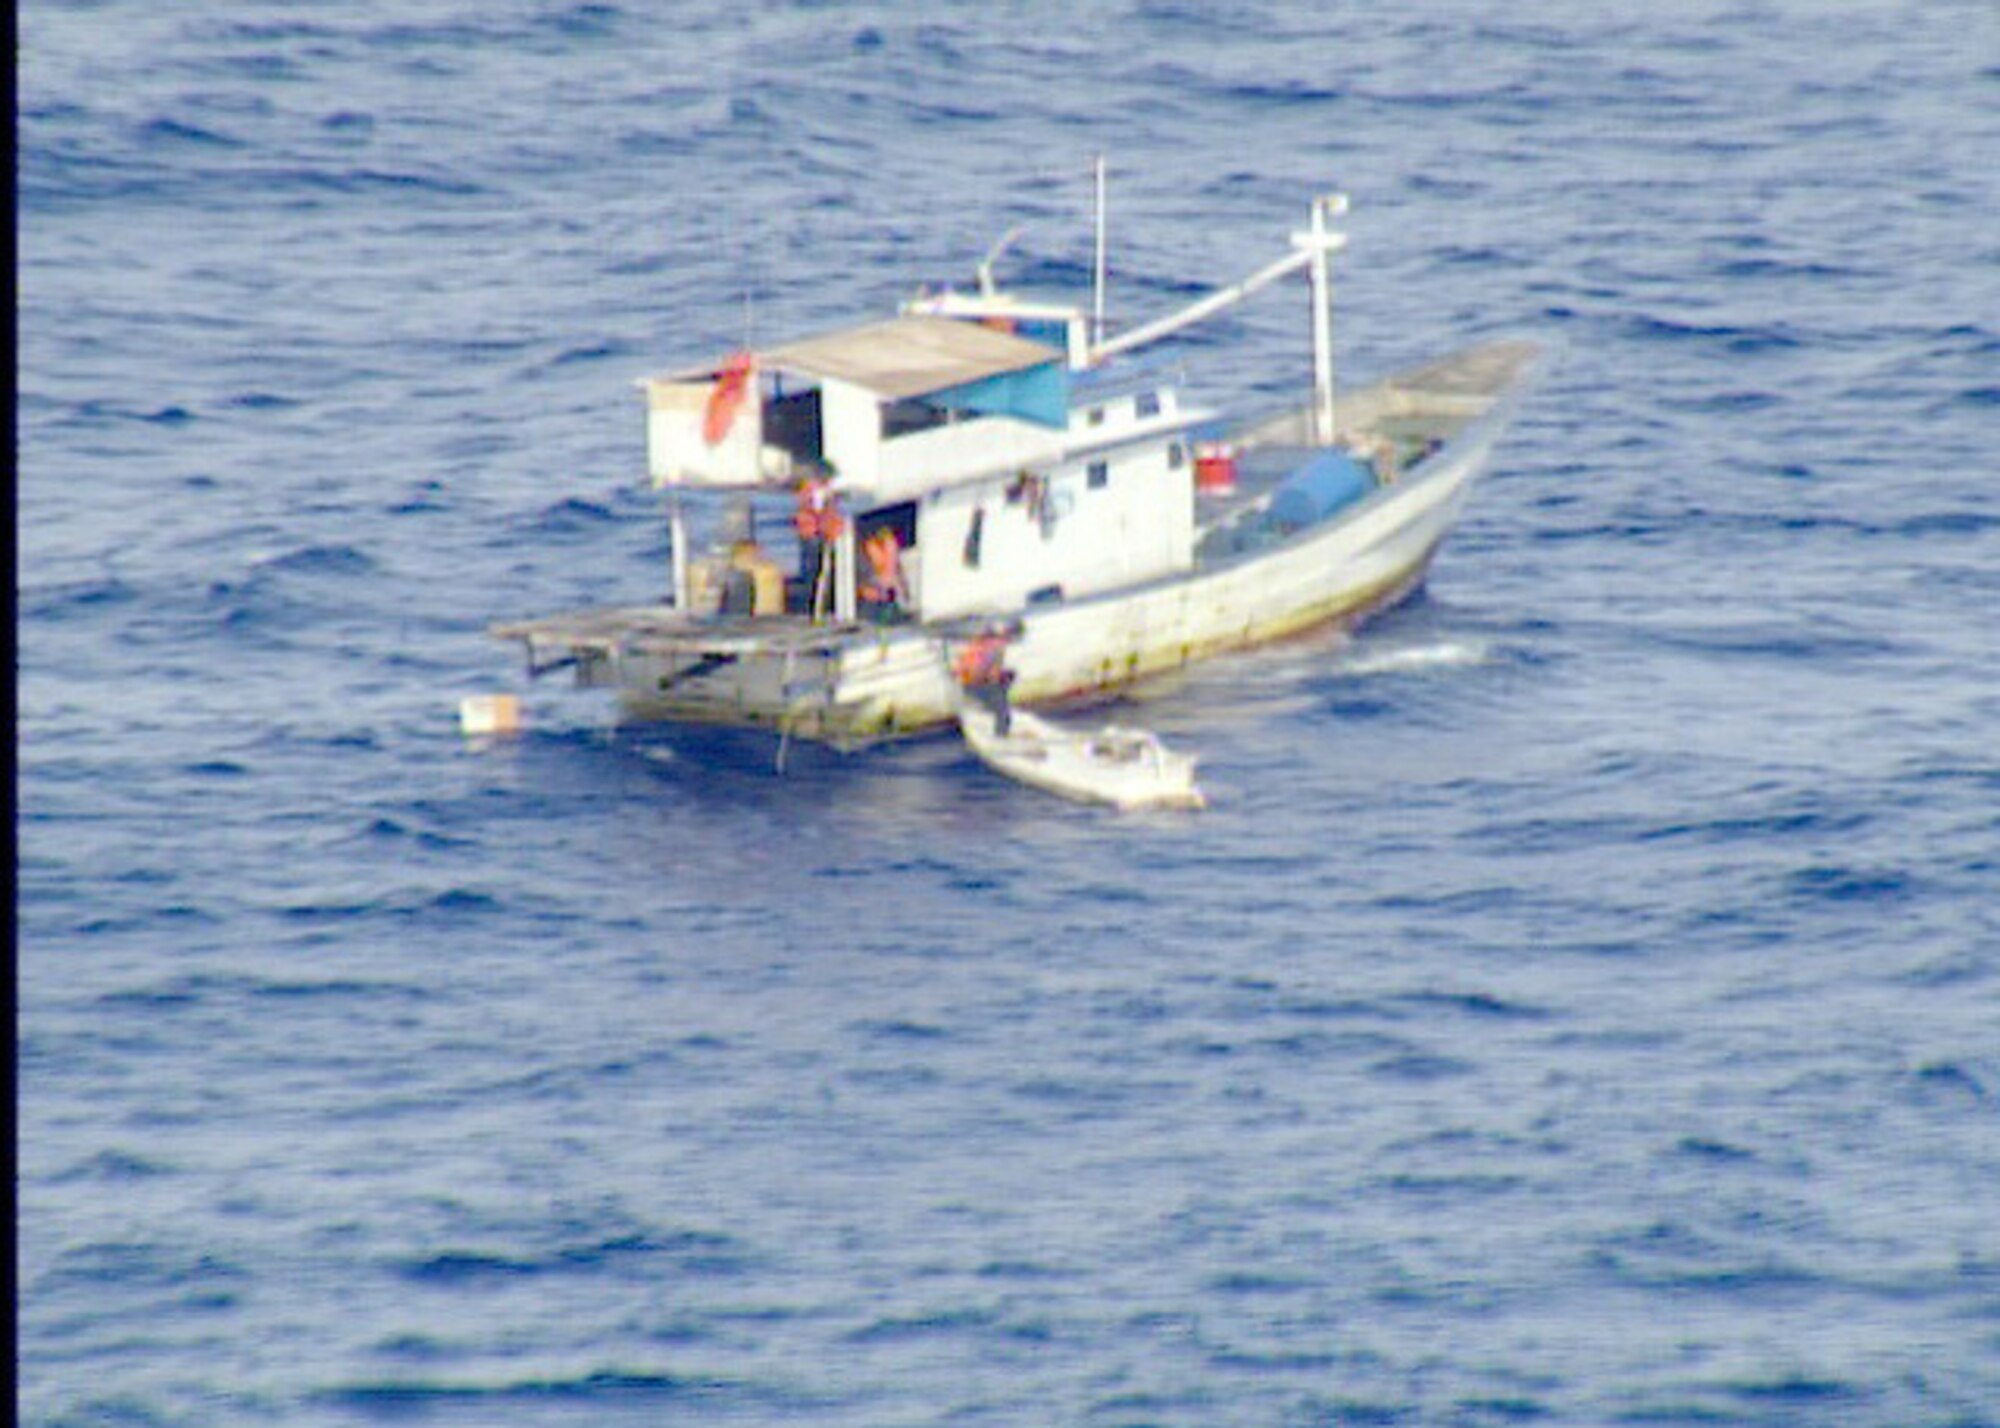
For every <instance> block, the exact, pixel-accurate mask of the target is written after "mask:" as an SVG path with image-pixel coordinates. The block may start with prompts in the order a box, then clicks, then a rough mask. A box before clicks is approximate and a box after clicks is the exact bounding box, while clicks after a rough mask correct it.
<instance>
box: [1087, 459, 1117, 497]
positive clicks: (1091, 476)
mask: <svg viewBox="0 0 2000 1428" xmlns="http://www.w3.org/2000/svg"><path fill="white" fill-rule="evenodd" d="M1084 480H1085V483H1086V484H1087V485H1088V486H1089V487H1090V489H1091V490H1093V491H1102V490H1103V489H1104V488H1105V487H1106V486H1109V485H1110V484H1111V463H1110V462H1108V461H1093V462H1091V463H1090V467H1089V470H1088V471H1087V472H1086V473H1085V476H1084Z"/></svg>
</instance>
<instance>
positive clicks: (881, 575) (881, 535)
mask: <svg viewBox="0 0 2000 1428" xmlns="http://www.w3.org/2000/svg"><path fill="white" fill-rule="evenodd" d="M861 553H862V554H863V555H865V556H866V557H867V558H868V566H867V571H868V578H867V579H865V580H863V581H862V582H861V592H860V593H861V599H862V601H863V602H864V603H865V604H867V605H868V606H870V607H871V608H872V609H873V611H874V613H875V617H876V618H877V619H880V620H893V619H895V618H896V617H897V615H899V614H900V613H902V604H903V564H902V561H903V547H902V545H901V543H900V542H898V541H897V539H896V532H895V530H894V529H893V528H892V527H889V526H877V527H876V528H875V529H874V530H873V531H871V532H869V534H868V538H867V539H866V540H864V541H862V542H861Z"/></svg>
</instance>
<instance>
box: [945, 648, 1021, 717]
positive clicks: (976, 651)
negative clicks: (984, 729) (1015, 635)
mask: <svg viewBox="0 0 2000 1428" xmlns="http://www.w3.org/2000/svg"><path fill="white" fill-rule="evenodd" d="M952 674H953V675H954V676H955V677H956V678H957V680H958V682H959V684H960V685H961V686H962V687H963V688H964V689H965V691H966V692H967V693H968V694H970V695H971V696H972V697H973V698H974V699H977V700H978V701H979V702H980V703H981V704H984V705H985V706H986V707H987V708H988V709H990V710H992V711H993V727H994V728H995V729H996V730H997V731H998V732H999V734H1000V737H1001V738H1003V739H1004V738H1006V737H1007V731H1008V730H1009V729H1011V728H1012V727H1013V725H1014V710H1013V705H1012V693H1013V688H1014V671H1013V670H1011V669H1009V668H1007V636H1006V634H1005V632H1004V631H1002V630H1001V629H1000V628H998V627H997V626H989V627H988V628H986V629H984V630H982V631H980V632H979V633H978V634H976V635H974V636H973V637H972V638H971V639H969V640H967V641H966V642H965V644H964V646H963V647H962V648H961V649H960V650H959V652H958V658H957V659H956V660H955V661H953V663H952Z"/></svg>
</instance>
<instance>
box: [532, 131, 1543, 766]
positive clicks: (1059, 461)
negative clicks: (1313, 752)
mask: <svg viewBox="0 0 2000 1428" xmlns="http://www.w3.org/2000/svg"><path fill="white" fill-rule="evenodd" d="M1102 194H1103V189H1102V177H1101V168H1100V180H1099V224H1098V245H1097V255H1098V256H1097V280H1096V283H1095V286H1094V292H1093V293H1092V294H1091V295H1090V296H1091V298H1092V302H1091V308H1090V310H1089V311H1086V310H1085V308H1084V306H1083V305H1082V303H1080V302H1072V301H1051V300H1046V299H1041V298H1037V297H1031V296H1025V295H1022V294H1019V293H1016V292H1014V291H1011V290H1007V289H1004V288H1003V287H1002V286H1001V285H1000V284H999V283H998V282H997V281H995V279H994V275H993V268H994V262H995V260H996V259H997V258H998V256H999V255H1000V253H1001V251H1003V250H1004V247H1005V245H1006V243H1007V242H1008V241H1010V240H1011V238H1012V236H1013V235H1011V234H1010V235H1009V238H1008V239H1003V240H1002V243H1001V245H999V246H998V247H996V249H995V250H994V252H992V253H989V254H988V255H987V257H986V259H985V261H983V262H982V263H980V264H979V266H978V268H977V282H976V285H975V286H972V287H970V288H965V289H958V288H950V287H947V288H944V289H942V290H936V291H931V290H926V291H920V292H919V293H918V294H917V295H916V296H915V297H913V298H912V299H910V300H909V301H908V302H906V303H904V304H903V305H902V307H901V309H900V310H899V311H897V312H896V313H894V314H892V315H889V316H887V317H885V318H882V319H880V320H877V321H870V322H864V323H860V324H858V325H854V326H850V327H847V328H844V329H841V330H837V331H832V332H825V333H820V334H817V335H811V336H807V337H804V338H801V339H799V340H796V341H790V342H782V343H777V344H772V345H765V346H758V347H756V348H754V349H751V350H745V351H739V352H733V353H728V354H725V355H723V356H721V357H720V358H719V359H717V360H713V361H710V362H707V363H704V364H701V365H698V366H695V367H692V368H684V369H679V370H674V371H670V372H667V373H665V374H662V375H657V376H652V377H648V378H645V379H643V380H642V381H641V382H640V383H639V387H640V389H641V391H642V392H643V395H644V404H645V411H646V418H645V420H646V451H647V460H648V466H649V469H650V473H651V476H652V478H653V480H654V482H655V484H656V485H657V486H658V487H659V488H661V489H663V490H664V492H665V493H666V501H665V505H666V518H667V523H668V527H669V532H670V537H671V538H670V542H669V543H670V548H671V562H670V569H669V571H668V585H669V589H668V590H667V592H666V594H665V597H664V598H663V599H660V600H657V601H655V602H654V603H649V604H638V605H623V606H617V607H612V608H599V609H587V610H579V611H573V612H568V613H563V614H556V615H551V616H546V617H543V618H539V619H528V620H521V621H514V622H509V623H505V624H500V625H497V626H495V627H494V629H493V633H494V634H495V635H497V636H499V637H501V638H503V639H507V640H513V641H518V642H520V644H521V645H522V646H523V647H524V648H525V651H526V655H527V664H528V669H529V672H530V674H531V675H540V674H544V673H547V672H549V671H552V670H557V669H569V670H572V671H574V676H575V679H576V681H577V683H578V684H580V685H582V686H585V687H590V688H601V689H607V690H613V691H616V693H617V696H618V698H619V700H620V703H621V705H622V708H623V712H624V714H625V716H626V717H627V718H630V719H636V720H666V721H673V722H681V723H695V724H710V725H715V724H721V725H734V726H745V727H753V728H763V729H767V730H770V731H772V732H774V733H776V734H778V735H779V736H780V739H781V746H782V743H783V742H784V741H788V740H791V739H808V740H817V741H822V742H824V743H827V744H830V745H833V746H834V747H836V748H839V749H843V750H848V749H854V748H857V747H860V746H864V745H867V744H870V743H872V742H874V741H877V740H881V739H885V738H891V737H895V736H899V735H906V734H912V733H916V732H918V731H923V730H927V729H933V728H937V727H940V726H947V725H949V724H950V723H952V722H953V721H955V720H956V719H957V718H958V716H959V711H960V709H961V707H962V706H963V705H964V703H965V700H964V699H963V697H962V690H961V689H960V687H959V684H958V682H957V681H956V680H955V679H954V677H953V673H952V666H953V655H954V651H955V650H957V649H958V648H960V647H961V646H962V644H963V643H964V641H966V640H967V639H968V638H970V637H971V633H972V632H974V631H977V630H981V629H987V628H991V627H992V626H993V625H994V623H995V622H1004V624H1005V627H1006V628H1007V630H1008V631H1009V639H1008V643H1007V648H1006V655H1005V658H1006V664H1007V667H1008V670H1009V672H1010V674H1011V678H1012V685H1013V699H1014V702H1015V703H1016V705H1017V706H1020V705H1042V704H1045V703H1051V702H1058V701H1060V702H1079V701H1082V702H1088V701H1095V700H1108V699H1111V698H1114V697H1116V696H1118V695H1120V694H1121V693H1123V692H1124V691H1126V690H1128V689H1130V688H1131V687H1132V686H1134V685H1135V684H1137V683H1139V682H1141V681H1144V680H1147V679H1151V678H1155V677H1157V676H1160V675H1163V674H1166V673H1169V672H1172V671H1175V670H1178V669H1181V668H1182V667H1184V666H1187V665H1189V664H1191V663H1193V662H1195V661H1200V660H1206V659H1209V658H1212V657H1214V656H1217V655H1221V654H1224V653H1226V652H1229V651H1233V650H1240V649H1243V648H1246V647H1249V646H1254V645H1257V644H1261V643H1264V642H1268V641H1272V640H1277V639H1281V638H1284V637H1286V636H1290V635H1294V634H1297V633H1300V632H1303V631H1305V630H1308V629H1311V628H1313V627H1316V626H1321V625H1325V624H1327V623H1329V622H1344V623H1351V622H1355V621H1358V620H1360V619H1362V618H1364V617H1366V616H1367V615H1369V614H1371V613H1373V612H1375V611H1378V610H1380V609H1382V608H1384V607H1386V606H1388V605H1390V604H1392V603H1394V602H1396V601H1397V600H1399V599H1400V598H1402V597H1403V596H1405V595H1406V594H1408V593H1409V592H1410V591H1411V590H1413V589H1414V588H1415V587H1416V586H1417V585H1418V584H1419V582H1420V581H1421V580H1422V577H1423V574H1424V572H1425V570H1426V568H1427V567H1428V565H1429V563H1430V561H1431V559H1432V557H1433V556H1434V555H1435V554H1436V552H1437V550H1438V547H1439V544H1440V542H1442V541H1443V540H1444V538H1445V536H1446V534H1447V532H1448V531H1449V530H1450V528H1451V526H1452V523H1453V520H1454V519H1455V517H1456V516H1457V515H1458V513H1459V511H1460V509H1461V508H1462V507H1463V505H1464V503H1465V501H1466V499H1467V495H1468V493H1469V492H1470V490H1471V489H1472V486H1473V484H1474V482H1475V480H1476V479H1477V477H1478V476H1479V474H1480V472H1481V471H1482V470H1483V468H1484V466H1485V463H1486V462H1487V459H1488V456H1489V453H1490V452H1491V450H1492V448H1493V445H1494V443H1495V441H1496V440H1497V438H1498V437H1499V435H1500V433H1501V431H1502V429H1503V427H1504V426H1505V424H1506V422H1507V420H1508V419H1509V416H1510V414H1511V412H1512V410H1513V408H1514V407H1515V405H1516V404H1517V402H1518V400H1519V398H1520V396H1521V393H1522V392H1523V390H1524V388H1525V387H1526V385H1527V384H1528V382H1529V380H1530V377H1531V374H1532V373H1533V371H1534V369H1535V368H1536V367H1537V365H1538V362H1539V348H1538V347H1537V346H1536V345H1535V344H1533V343H1531V342H1525V341H1517V340H1504V341H1493V342H1487V343H1485V344H1482V345H1479V346H1474V347H1471V348H1468V349H1466V350H1463V351H1460V352H1457V353H1455V354H1453V355H1450V356H1446V357H1444V358H1442V359H1440V360H1437V361H1434V362H1430V363H1427V364H1425V365H1422V366H1419V367H1416V368H1414V369H1412V370H1410V371H1406V372H1403V373H1400V374H1397V375H1394V376H1391V377H1388V378H1387V379H1385V380H1382V381H1379V382H1376V383H1374V384H1372V385H1368V386H1364V387H1360V388H1359V389H1355V390H1338V391H1337V390H1336V387H1335V382H1334V360H1333V346H1332V312H1331V306H1330V303H1331V292H1332V285H1331V281H1330V271H1329V269H1330V260H1331V257H1332V255H1333V254H1334V253H1335V252H1337V251H1338V250H1340V248H1341V247H1342V246H1343V245H1344V243H1345V235H1344V234H1342V233H1341V232H1339V231H1337V229H1336V228H1335V226H1334V225H1335V222H1336V220H1337V219H1338V218H1339V216H1340V215H1341V214H1343V213H1345V212H1346V210H1347V203H1346V199H1345V197H1344V196H1343V195H1338V194H1335V195H1330V196H1323V197H1320V198H1316V199H1314V200H1313V201H1312V203H1311V206H1310V210H1309V213H1308V216H1307V217H1308V221H1307V223H1306V224H1305V225H1304V226H1303V228H1302V229H1301V230H1300V231H1298V232H1296V233H1293V234H1291V235H1290V245H1289V250H1288V251H1286V252H1284V253H1283V254H1282V255H1281V256H1279V257H1277V258H1275V259H1274V260H1273V261H1271V262H1270V263H1268V264H1267V265H1266V266H1265V267H1263V268H1262V269H1260V270H1259V271H1257V272H1255V273H1253V274H1251V275H1250V276H1248V277H1246V278H1244V279H1243V280H1241V281H1239V282H1236V283H1233V284H1230V285H1228V286H1225V287H1222V288H1218V289H1216V290H1214V291H1212V292H1210V293H1208V294H1207V295H1206V296H1204V297H1202V298H1201V299H1200V300H1198V301H1196V302H1194V303H1192V304H1191V305H1189V306H1188V307H1187V308H1185V309H1183V310H1181V311H1178V312H1175V313H1170V314H1168V315H1166V316H1163V317H1161V318H1159V319H1157V320H1155V321H1151V322H1147V323H1145V324H1143V325H1140V326H1136V327H1133V328H1131V329H1129V330H1126V331H1123V332H1117V333H1111V332H1107V331H1106V326H1105V322H1104V317H1103V312H1104V274H1105V264H1104V257H1103V231H1104V229H1103V221H1102V213H1103V198H1102ZM1301 271H1303V272H1304V273H1305V274H1306V276H1307V277H1308V278H1309V280H1310V281H1309V284H1308V286H1309V289H1310V294H1311V304H1312V311H1311V316H1312V333H1313V359H1312V381H1311V385H1310V387H1309V388H1307V387H1306V386H1305V384H1304V383H1303V382H1302V383H1301V399H1300V401H1299V402H1298V403H1297V404H1296V405H1294V406H1293V407H1290V408H1288V409H1284V410H1280V411H1278V412H1276V413H1275V414H1273V415H1268V416H1265V417H1263V418H1261V419H1255V420H1249V421H1242V422H1235V423H1232V422H1230V421H1229V420H1227V419H1225V418H1224V416H1223V415H1222V414H1220V413H1218V412H1216V411H1213V410H1210V409H1208V408H1206V407H1203V406H1201V405H1198V404H1196V403H1194V402H1192V401H1187V400H1184V399H1183V397H1182V395H1181V393H1180V391H1179V390H1178V388H1177V386H1176V385H1175V383H1174V382H1172V381H1170V380H1168V379H1167V378H1165V377H1163V376H1162V375H1161V373H1162V368H1161V366H1160V364H1159V363H1157V362H1149V361H1147V360H1145V359H1144V358H1143V357H1142V356H1141V355H1139V354H1141V352H1142V349H1146V348H1150V347H1152V346H1153V345H1154V344H1158V343H1163V342H1167V341H1169V340H1170V339H1171V338H1172V337H1173V336H1174V335H1176V334H1178V333H1180V332H1182V331H1183V330H1185V329H1187V328H1189V327H1190V326H1192V325H1194V324H1196V323H1199V322H1202V321H1204V320H1207V319H1209V318H1211V317H1213V316H1214V315H1215V314H1217V313H1219V312H1222V311H1223V310H1225V309H1226V308H1228V307H1230V306H1232V305H1233V304H1235V303H1238V302H1240V301H1242V300H1243V299H1245V298H1247V297H1249V296H1250V295H1251V294H1252V293H1255V292H1257V291H1258V290H1260V289H1262V288H1264V287H1267V286H1269V285H1270V284H1272V283H1275V282H1276V281H1277V280H1279V279H1280V278H1283V277H1285V276H1287V275H1289V274H1294V273H1298V272H1301ZM774 508H775V509H774ZM704 518H705V519H707V520H708V522H709V525H710V527H711V529H712V531H713V535H712V536H711V538H710V540H709V541H708V542H706V543H704V542H703V541H701V540H700V539H699V538H698V536H697V533H696V529H695V528H696V526H697V525H698V523H699V522H700V520H702V519H704ZM774 531H775V535H774Z"/></svg>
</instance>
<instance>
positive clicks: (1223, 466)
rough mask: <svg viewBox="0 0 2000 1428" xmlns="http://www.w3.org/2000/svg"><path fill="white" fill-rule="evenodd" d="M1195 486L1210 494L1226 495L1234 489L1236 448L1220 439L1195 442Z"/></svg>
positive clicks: (1196, 488) (1198, 489)
mask: <svg viewBox="0 0 2000 1428" xmlns="http://www.w3.org/2000/svg"><path fill="white" fill-rule="evenodd" d="M1194 488H1195V490H1197V491H1200V492H1202V493H1203V494H1204V495H1209V496H1226V495H1228V494H1229V493H1230V492H1231V491H1234V490H1235V489H1236V448H1235V447H1233V446H1230V445H1227V444H1226V443H1224V442H1220V441H1202V442H1197V443H1195V448H1194Z"/></svg>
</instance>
